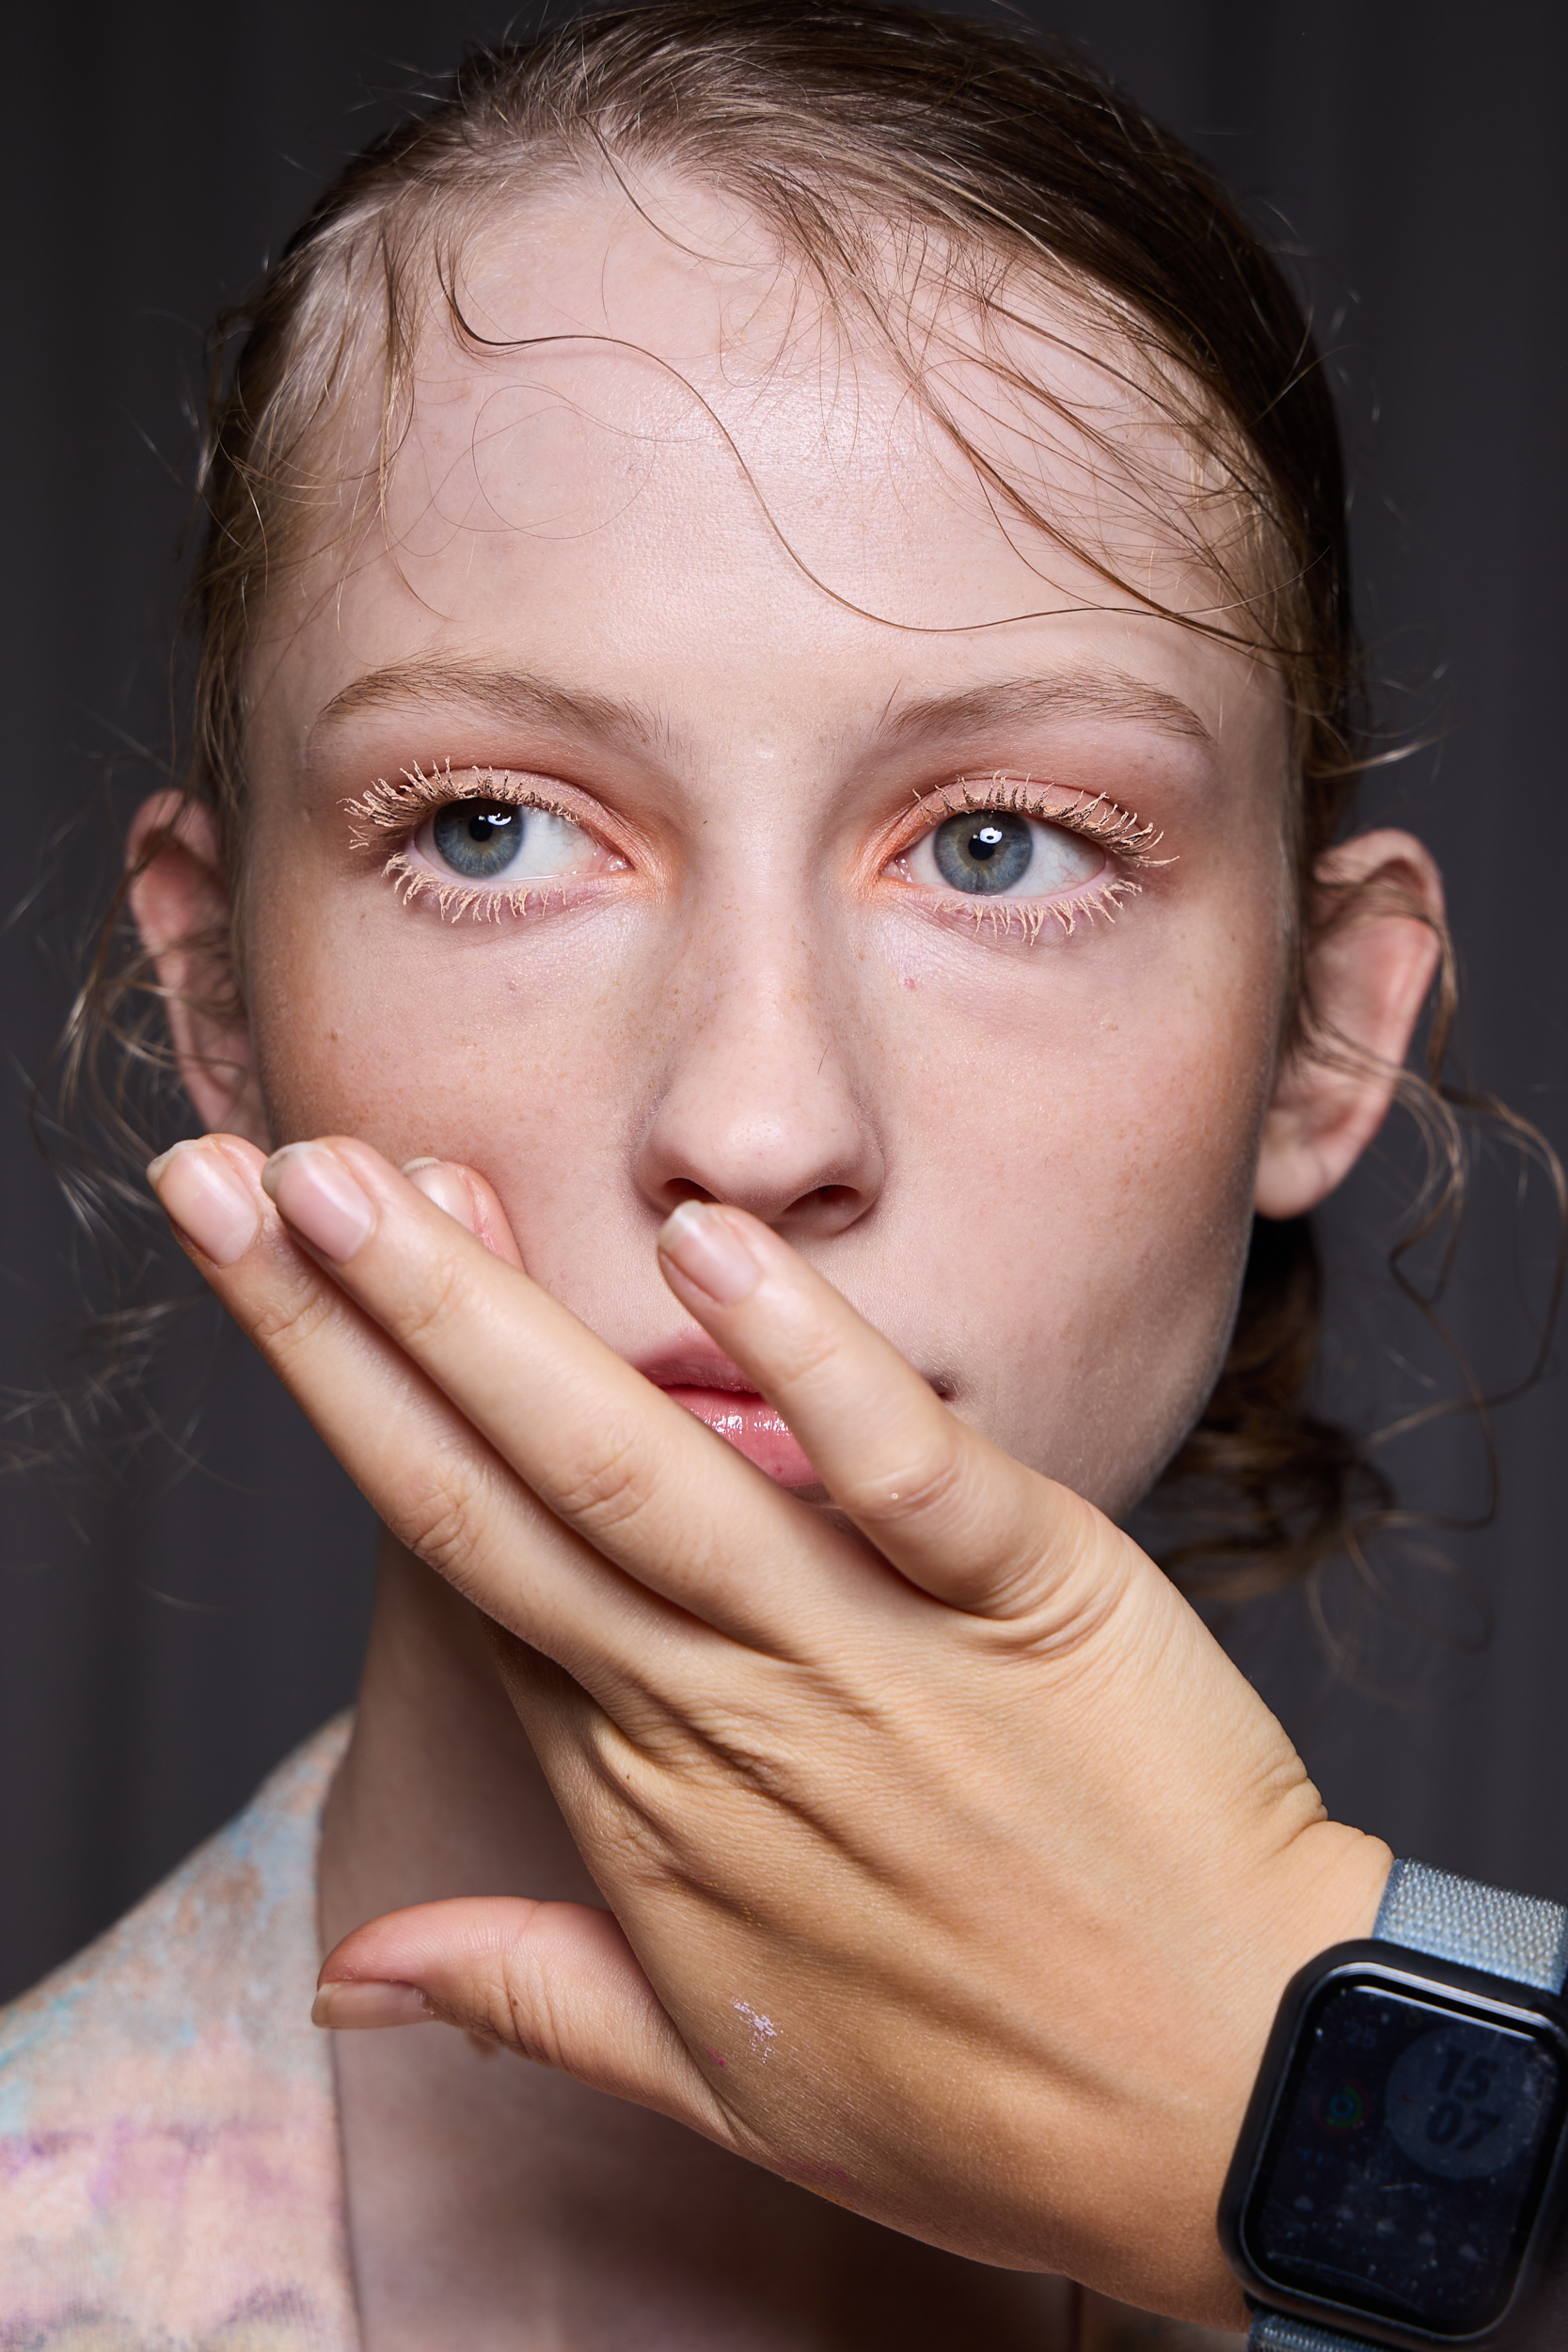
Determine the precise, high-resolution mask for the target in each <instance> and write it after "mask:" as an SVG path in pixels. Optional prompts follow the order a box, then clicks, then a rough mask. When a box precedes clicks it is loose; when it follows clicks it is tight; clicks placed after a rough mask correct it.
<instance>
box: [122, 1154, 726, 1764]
mask: <svg viewBox="0 0 1568 2352" xmlns="http://www.w3.org/2000/svg"><path fill="white" fill-rule="evenodd" d="M262 1165H263V1155H262V1153H261V1152H258V1151H257V1150H256V1149H255V1147H254V1146H253V1145H251V1144H248V1143H245V1142H243V1141H242V1140H240V1139H239V1138H238V1137H235V1136H219V1137H214V1136H207V1137H204V1138H202V1139H200V1140H199V1141H197V1142H192V1143H187V1144H182V1145H177V1146H176V1147H175V1149H174V1151H172V1152H166V1153H165V1154H164V1155H163V1157H162V1158H161V1159H159V1160H156V1161H154V1162H153V1164H152V1168H150V1170H149V1174H150V1179H151V1181H152V1184H153V1186H154V1189H155V1190H156V1192H157V1194H158V1197H159V1199H160V1200H161V1201H162V1203H163V1205H164V1207H165V1209H166V1212H167V1213H168V1216H169V1217H170V1219H171V1221H172V1222H173V1225H174V1228H175V1231H176V1232H177V1234H178V1235H179V1236H180V1238H181V1239H182V1242H184V1243H185V1245H186V1247H187V1248H190V1250H191V1254H192V1255H193V1257H194V1258H195V1259H196V1263H198V1267H199V1268H200V1270H201V1272H202V1273H203V1274H204V1275H205V1276H206V1278H207V1279H208V1281H209V1282H210V1283H211V1285H212V1287H213V1289H214V1291H215V1292H216V1293H217V1295H218V1296H219V1297H220V1298H221V1299H222V1300H223V1303H224V1305H225V1306H226V1307H227V1308H228V1309H229V1311H230V1313H231V1314H232V1315H233V1316H234V1318H235V1320H236V1322H238V1323H239V1325H240V1327H241V1328H242V1329H243V1330H245V1332H246V1333H247V1335H248V1336H249V1338H250V1339H251V1340H252V1341H253V1343H255V1345H256V1346H257V1348H258V1349H259V1350H260V1351H261V1354H262V1356H263V1357H264V1358H265V1359H266V1360H267V1362H268V1363H269V1364H270V1365H271V1366H272V1368H273V1370H274V1371H275V1372H276V1373H277V1375H278V1377H279V1379H280V1380H281V1381H282V1382H283V1384H284V1386H285V1387H286V1388H287V1389H288V1390H289V1391H290V1393H291V1394H292V1395H293V1397H295V1398H296V1400H297V1401H298V1403H299V1404H300V1405H301V1406H303V1407H304V1410H305V1411H306V1413H307V1414H308V1415H309V1419H310V1420H311V1422H313V1423H314V1425H315V1427H316V1428H317V1429H318V1430H319V1431H320V1433H321V1435H322V1436H323V1438H325V1441H326V1443H327V1444H328V1445H329V1446H330V1447H331V1448H332V1451H333V1452H334V1453H335V1454H337V1456H338V1458H339V1460H340V1461H341V1462H342V1463H343V1465H344V1467H345V1468H346V1469H347V1470H348V1471H349V1474H350V1476H351V1477H353V1478H354V1480H355V1481H356V1484H357V1485H358V1486H359V1487H360V1489H361V1491H362V1492H363V1493H364V1494H365V1495H367V1496H368V1497H369V1499H370V1502H372V1506H373V1507H374V1509H375V1511H376V1513H377V1515H378V1516H379V1517H380V1518H382V1519H383V1520H384V1521H385V1523H386V1524H387V1525H388V1527H389V1528H390V1529H391V1530H392V1532H393V1534H396V1535H397V1536H398V1538H399V1540H400V1541H401V1542H403V1543H404V1544H406V1545H407V1547H408V1549H410V1550H411V1551H413V1552H415V1553H416V1554H417V1555H418V1556H419V1557H420V1559H422V1560H425V1561H427V1562H428V1563H429V1565H431V1566H432V1567H434V1568H436V1570H438V1572H439V1573H440V1574H441V1575H443V1576H445V1577H446V1578H447V1579H448V1580H449V1581H450V1582H451V1583H452V1584H453V1585H455V1586H456V1588H457V1590H458V1591H459V1592H461V1593H462V1594H464V1595H465V1597H467V1598H468V1599H470V1600H474V1601H476V1602H477V1603H478V1605H479V1606H480V1607H481V1608H483V1609H487V1610H488V1609H489V1607H490V1603H491V1601H492V1600H493V1599H494V1598H495V1597H497V1596H498V1595H501V1594H503V1592H504V1597H505V1599H506V1601H507V1604H508V1613H507V1614H506V1616H505V1618H504V1622H505V1623H507V1624H508V1625H510V1626H511V1627H512V1629H514V1630H515V1632H517V1633H518V1634H520V1635H521V1636H522V1637H523V1639H524V1640H526V1641H528V1642H529V1643H531V1645H533V1646H534V1647H535V1648H538V1649H540V1650H543V1651H544V1652H545V1654H546V1656H547V1657H550V1658H552V1659H554V1660H556V1661H558V1662H559V1663H560V1664H561V1665H562V1667H563V1668H564V1669H565V1671H566V1672H567V1673H568V1674H569V1675H570V1676H571V1677H573V1678H574V1680H576V1681H577V1682H578V1683H580V1684H581V1685H582V1686H583V1687H584V1688H585V1689H586V1690H588V1691H589V1692H591V1693H592V1695H593V1696H594V1699H596V1700H597V1701H598V1702H599V1704H600V1705H602V1706H604V1707H606V1708H608V1709H609V1710H610V1712H611V1713H613V1714H614V1715H615V1716H616V1719H617V1720H618V1721H620V1722H621V1723H622V1724H623V1727H625V1728H628V1729H629V1728H630V1727H631V1718H632V1707H633V1702H634V1701H639V1702H641V1701H645V1700H646V1698H647V1695H648V1692H649V1689H650V1675H651V1674H652V1672H653V1670H654V1669H655V1668H656V1666H657V1665H659V1664H660V1663H661V1662H662V1661H665V1660H666V1659H667V1657H668V1655H669V1651H670V1648H671V1646H672V1645H675V1646H681V1645H684V1646H685V1647H686V1648H689V1647H690V1646H691V1645H693V1644H694V1643H695V1644H698V1645H700V1646H705V1645H706V1643H707V1642H709V1641H711V1638H712V1637H711V1636H705V1635H704V1633H703V1630H702V1629H700V1628H698V1627H696V1626H694V1625H693V1624H692V1622H691V1620H690V1619H689V1618H688V1617H686V1616H684V1615H682V1614H679V1613H675V1612H673V1611H672V1610H670V1609H669V1608H667V1607H666V1606H665V1605H664V1604H663V1603H662V1602H660V1601H659V1600H657V1598H656V1597H655V1596H654V1595H652V1594H651V1593H649V1592H648V1591H647V1590H646V1588H645V1587H643V1586H641V1585H640V1584H638V1583H637V1582H636V1581H634V1580H632V1579H630V1578H627V1577H626V1576H625V1575H623V1574H622V1572H621V1571H620V1570H618V1569H617V1568H615V1567H614V1566H613V1565H611V1564H610V1563H609V1562H608V1561H606V1560H605V1559H604V1558H603V1556H602V1555H601V1554H599V1553H597V1552H595V1551H594V1549H592V1547H591V1546H589V1545H588V1544H586V1543H584V1542H583V1541H582V1540H581V1539H580V1538H579V1537H578V1536H576V1535H574V1534H572V1533H571V1531H570V1530H568V1529H567V1528H565V1527H563V1526H562V1524H561V1523H560V1521H559V1520H558V1519H556V1518H554V1517H553V1516H552V1515H551V1514H550V1513H549V1512H548V1511H547V1510H546V1508H545V1507H544V1506H543V1505H542V1504H541V1503H540V1502H538V1500H537V1499H536V1497H535V1496H533V1495H532V1494H531V1492H530V1491H529V1489H528V1488H527V1487H526V1486H524V1485H523V1484H522V1483H521V1482H520V1481H519V1480H518V1478H517V1477H516V1475H515V1472H514V1471H513V1470H512V1469H511V1467H510V1466H509V1465H508V1464H507V1463H505V1462H503V1461H502V1459H501V1458H500V1456H499V1454H497V1453H496V1451H495V1449H494V1448H493V1447H492V1446H490V1445H488V1444H486V1443H485V1441H484V1440H483V1438H481V1437H480V1436H479V1434H478V1433H477V1432H476V1431H475V1430H474V1429H473V1428H472V1427H470V1426H469V1424H468V1423H467V1422H466V1421H465V1420H464V1419H463V1417H462V1415H461V1414H460V1413H459V1412H458V1411H457V1409H456V1408H455V1407H454V1406H452V1404H451V1401H450V1400H449V1399H448V1398H447V1397H446V1396H444V1395H443V1394H442V1392H441V1391H440V1390H439V1389H438V1388H437V1387H436V1385H435V1383H434V1382H432V1381H431V1380H429V1379H427V1378H426V1376H425V1375H424V1374H423V1373H422V1372H420V1369H419V1368H418V1366H417V1365H415V1364H414V1363H412V1362H411V1361H410V1359H408V1357H407V1356H405V1355H404V1353H403V1351H402V1350H401V1349H400V1348H398V1347H397V1346H396V1345H395V1344H394V1343H393V1342H392V1341H391V1340H389V1339H388V1337H387V1335H386V1333H385V1332H384V1331H382V1330H381V1329H380V1327H378V1326H377V1325H376V1324H375V1323H374V1322H373V1321H372V1318H371V1317H370V1316H368V1315H366V1314H365V1313H364V1312H363V1311H361V1309H360V1308H358V1307H357V1306H356V1305H355V1304H354V1302H353V1301H352V1300H351V1299H349V1298H347V1297H345V1295H343V1292H342V1291H341V1289H340V1287H339V1286H338V1284H337V1283H336V1282H334V1281H333V1280H332V1279H331V1277H330V1276H329V1275H327V1274H325V1273H323V1271H322V1270H321V1268H320V1267H319V1266H317V1265H316V1264H315V1263H314V1262H313V1261H312V1260H311V1259H310V1258H309V1256H307V1255H306V1253H305V1252H304V1251H302V1250H300V1249H299V1248H296V1247H295V1245H294V1243H293V1241H292V1240H291V1238H290V1236H289V1234H288V1232H287V1231H286V1230H285V1228H284V1227H283V1226H282V1224H281V1223H280V1221H279V1219H278V1217H277V1213H276V1212H275V1210H274V1209H273V1206H272V1203H271V1202H270V1201H269V1200H268V1199H267V1197H266V1195H265V1193H263V1192H262V1190H261V1185H260V1184H259V1182H258V1176H259V1173H260V1170H261V1167H262ZM428 1214H429V1216H431V1218H432V1219H433V1220H435V1221H436V1223H437V1224H439V1225H444V1226H447V1227H448V1229H449V1230H452V1231H454V1230H455V1228H453V1227H451V1224H450V1220H448V1219H447V1218H445V1217H440V1216H437V1212H436V1210H435V1209H434V1208H430V1209H429V1210H428ZM487 1263H493V1261H487ZM507 1279H516V1278H515V1276H513V1275H512V1274H511V1273H510V1272H508V1277H507ZM501 1562H504V1563H505V1573H504V1576H503V1575H502V1574H501V1573H500V1572H499V1568H498V1565H497V1564H498V1563H501Z"/></svg>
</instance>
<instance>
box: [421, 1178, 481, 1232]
mask: <svg viewBox="0 0 1568 2352" xmlns="http://www.w3.org/2000/svg"><path fill="white" fill-rule="evenodd" d="M403 1172H404V1175H405V1176H406V1177H407V1179H408V1181H409V1183H410V1184H412V1185H413V1186H414V1188H415V1190H416V1191H417V1192H422V1193H423V1194H424V1197H425V1199H426V1200H434V1201H435V1203H436V1207H437V1208H438V1209H445V1211H446V1213H447V1215H448V1216H454V1217H455V1218H456V1219H457V1222H458V1223H459V1225H461V1226H462V1227H463V1228H464V1229H465V1231H466V1232H470V1233H475V1234H477V1232H478V1231H479V1227H478V1226H477V1224H476V1223H475V1221H474V1203H473V1195H472V1194H471V1193H470V1192H469V1190H468V1187H467V1184H465V1183H464V1182H463V1179H462V1177H461V1176H459V1174H458V1173H457V1170H456V1169H455V1168H451V1167H449V1165H448V1163H447V1162H446V1161H445V1160H404V1164H403Z"/></svg>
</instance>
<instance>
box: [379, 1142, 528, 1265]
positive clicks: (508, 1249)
mask: <svg viewBox="0 0 1568 2352" xmlns="http://www.w3.org/2000/svg"><path fill="white" fill-rule="evenodd" d="M403 1172H404V1175H405V1176H406V1177H407V1179H408V1181H409V1183H410V1184H412V1185H413V1186H414V1188H415V1190H416V1191H417V1192H422V1193H423V1194H424V1197H425V1199H426V1200H434V1201H435V1203H436V1207H437V1208H438V1209H445V1211H446V1213H447V1215H448V1216H451V1217H455V1218H456V1219H457V1222H458V1224H459V1225H461V1226H462V1227H463V1229H464V1231H465V1232H469V1233H472V1235H473V1237H474V1239H475V1240H476V1241H478V1242H482V1243H483V1246H484V1248H486V1249H488V1250H489V1252H490V1255H491V1256H492V1257H493V1258H499V1259H500V1260H501V1261H502V1262H503V1263H505V1264H507V1265H510V1266H516V1267H517V1268H518V1269H519V1270H521V1267H522V1263H523V1253H522V1251H521V1250H520V1249H519V1248H518V1247H517V1243H516V1238H515V1235H514V1233H513V1231H512V1227H511V1224H510V1223H509V1221H508V1219H507V1215H506V1211H505V1210H504V1209H503V1208H502V1207H501V1204H500V1199H499V1194H498V1193H497V1192H496V1189H495V1187H494V1185H492V1184H487V1183H486V1182H485V1180H484V1178H483V1176H482V1175H481V1174H480V1173H479V1171H478V1169H477V1168H465V1167H464V1166H463V1164H462V1162H461V1161H460V1160H435V1159H420V1160H404V1164H403Z"/></svg>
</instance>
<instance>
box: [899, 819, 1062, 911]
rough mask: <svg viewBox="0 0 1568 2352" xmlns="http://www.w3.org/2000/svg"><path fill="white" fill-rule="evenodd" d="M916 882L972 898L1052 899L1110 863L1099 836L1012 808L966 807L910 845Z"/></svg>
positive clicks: (909, 856)
mask: <svg viewBox="0 0 1568 2352" xmlns="http://www.w3.org/2000/svg"><path fill="white" fill-rule="evenodd" d="M904 865H905V867H906V869H907V871H908V873H909V876H910V879H911V881H912V882H923V883H925V884H926V886H927V888H931V887H936V888H939V889H947V890H961V891H962V892H963V893H964V895H965V897H966V898H1051V897H1052V896H1053V894H1055V893H1057V892H1060V891H1063V890H1080V889H1082V888H1083V886H1084V884H1085V882H1093V881H1094V879H1095V877H1096V876H1097V875H1099V874H1102V873H1103V872H1104V870H1105V853H1104V851H1103V850H1101V847H1100V845H1099V843H1098V842H1094V841H1088V840H1085V839H1084V838H1083V837H1082V836H1081V835H1080V834H1074V833H1069V831H1068V829H1067V827H1066V826H1065V825H1053V824H1052V823H1051V822H1050V820H1049V819H1048V818H1039V817H1025V816H1023V815H1022V813H1021V812H1020V811H1019V810H1017V809H1011V808H966V809H964V810H962V811H961V812H960V813H959V814H958V816H957V817H948V818H944V819H943V821H942V823H941V824H940V825H938V826H936V827H934V829H933V830H932V831H931V832H930V833H927V834H922V835H921V837H920V839H919V840H918V841H916V842H914V843H913V844H912V845H911V848H910V849H909V850H906V852H905V855H904Z"/></svg>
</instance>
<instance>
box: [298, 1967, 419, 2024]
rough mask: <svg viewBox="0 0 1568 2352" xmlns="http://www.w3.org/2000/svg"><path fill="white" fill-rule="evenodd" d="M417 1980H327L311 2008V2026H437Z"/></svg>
mask: <svg viewBox="0 0 1568 2352" xmlns="http://www.w3.org/2000/svg"><path fill="white" fill-rule="evenodd" d="M440 2022H441V2021H440V2019H439V2018H438V2017H437V2016H436V2011H435V2010H433V2009H430V2008H428V2007H427V2006H426V2003H425V1997H424V1994H422V1993H421V1992H420V1988H419V1986H418V1985H417V1984H377V1983H375V1982H373V1981H372V1980H371V1979H368V1978H359V1979H356V1980H355V1981H354V1982H353V1983H343V1984H324V1985H323V1986H322V1987H321V1990H320V1991H319V1992H318V1993H317V1994H316V1998H315V2001H314V2004H313V2005H312V2008H311V2010H310V2023H311V2024H312V2026H329V2027H330V2028H331V2030H332V2031H333V2032H334V2033H354V2032H356V2031H358V2030H359V2029H360V2028H362V2027H366V2026H438V2025H439V2024H440Z"/></svg>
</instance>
